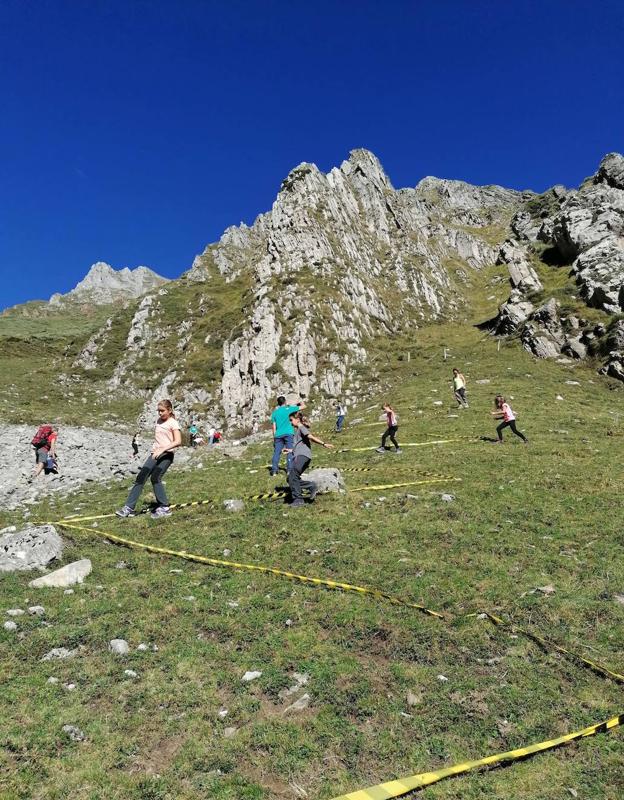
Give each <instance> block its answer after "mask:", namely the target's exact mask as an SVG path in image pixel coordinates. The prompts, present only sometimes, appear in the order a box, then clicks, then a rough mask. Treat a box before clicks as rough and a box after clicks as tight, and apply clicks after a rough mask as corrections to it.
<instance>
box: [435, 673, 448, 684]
mask: <svg viewBox="0 0 624 800" xmlns="http://www.w3.org/2000/svg"><path fill="white" fill-rule="evenodd" d="M437 677H438V680H439V681H440V683H446V682H447V681H448V678H447V677H446V675H438V676H437Z"/></svg>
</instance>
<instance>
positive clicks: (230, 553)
mask: <svg viewBox="0 0 624 800" xmlns="http://www.w3.org/2000/svg"><path fill="white" fill-rule="evenodd" d="M231 555H232V551H231V550H230V549H229V548H228V547H226V548H225V550H224V551H223V558H229V557H230V556H231Z"/></svg>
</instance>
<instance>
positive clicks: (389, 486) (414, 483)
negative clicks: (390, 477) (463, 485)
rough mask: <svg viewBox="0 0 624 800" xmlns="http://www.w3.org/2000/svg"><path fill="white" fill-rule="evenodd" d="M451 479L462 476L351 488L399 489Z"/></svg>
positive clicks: (364, 489)
mask: <svg viewBox="0 0 624 800" xmlns="http://www.w3.org/2000/svg"><path fill="white" fill-rule="evenodd" d="M449 481H461V478H450V477H449V478H429V479H427V480H424V481H407V482H406V483H383V484H380V485H378V486H358V487H357V489H350V490H349V491H350V492H372V491H377V490H378V489H399V488H400V487H402V486H421V485H422V484H424V483H448V482H449Z"/></svg>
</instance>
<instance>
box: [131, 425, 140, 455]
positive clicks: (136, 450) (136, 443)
mask: <svg viewBox="0 0 624 800" xmlns="http://www.w3.org/2000/svg"><path fill="white" fill-rule="evenodd" d="M130 446H131V447H132V458H136V457H137V456H138V455H139V432H138V431H137V432H136V433H135V434H134V436H133V437H132V443H131V445H130Z"/></svg>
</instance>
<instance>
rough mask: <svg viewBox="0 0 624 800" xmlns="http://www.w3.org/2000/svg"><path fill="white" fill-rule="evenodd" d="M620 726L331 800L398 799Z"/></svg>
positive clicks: (615, 722)
mask: <svg viewBox="0 0 624 800" xmlns="http://www.w3.org/2000/svg"><path fill="white" fill-rule="evenodd" d="M622 724H624V714H619V715H618V716H617V717H611V719H608V720H605V721H604V722H598V723H596V724H595V725H590V726H589V727H587V728H583V729H582V730H580V731H574V733H566V734H564V735H563V736H558V737H557V738H556V739H547V740H546V741H544V742H538V743H537V744H531V745H528V746H527V747H518V748H516V749H515V750H507V751H506V752H505V753H496V754H495V755H491V756H486V757H485V758H479V759H477V760H476V761H464V762H462V763H460V764H455V765H454V766H452V767H445V768H444V769H438V770H435V771H433V772H421V773H419V774H418V775H410V776H409V777H407V778H401V779H400V780H396V781H388V782H387V783H379V784H377V786H370V787H369V788H368V789H358V790H357V791H355V792H349V793H348V794H341V795H340V796H339V797H334V798H333V800H389V798H392V797H401V795H404V794H407V793H408V792H413V791H414V790H415V789H422V788H424V787H425V786H431V784H433V783H438V781H442V780H444V779H445V778H451V777H453V776H455V775H462V774H463V773H465V772H470V771H471V770H473V769H478V768H479V767H487V766H491V765H493V764H506V763H510V762H512V761H518V760H519V759H522V758H527V757H528V756H534V755H536V754H537V753H543V752H544V751H546V750H554V749H555V748H556V747H561V746H562V745H564V744H567V743H568V742H574V741H576V740H577V739H583V738H585V737H587V736H595V735H596V734H597V733H605V732H606V731H609V730H613V728H617V727H618V726H619V725H622Z"/></svg>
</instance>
